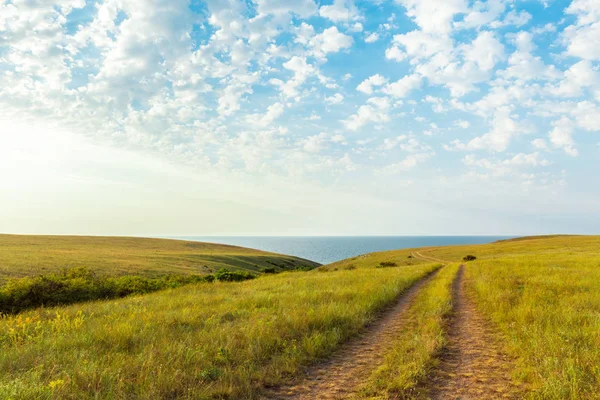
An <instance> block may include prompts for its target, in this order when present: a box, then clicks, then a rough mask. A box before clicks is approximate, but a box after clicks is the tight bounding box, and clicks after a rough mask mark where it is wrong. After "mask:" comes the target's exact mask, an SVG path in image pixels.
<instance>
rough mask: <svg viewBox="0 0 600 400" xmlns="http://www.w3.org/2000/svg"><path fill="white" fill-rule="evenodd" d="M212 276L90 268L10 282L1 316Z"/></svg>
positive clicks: (0, 290) (1, 290) (0, 298)
mask: <svg viewBox="0 0 600 400" xmlns="http://www.w3.org/2000/svg"><path fill="white" fill-rule="evenodd" d="M214 280H215V276H213V275H205V276H202V275H175V274H171V275H163V276H158V277H145V276H137V275H126V276H117V277H99V276H96V274H94V272H93V271H90V270H89V269H87V268H82V267H78V268H72V269H66V270H64V271H63V272H62V273H58V274H49V275H40V276H34V277H26V278H20V279H11V280H9V281H8V282H7V283H6V284H5V285H4V286H3V287H0V314H14V313H18V312H21V311H23V310H26V309H28V308H34V307H41V306H57V305H62V304H71V303H78V302H83V301H90V300H99V299H111V298H116V297H125V296H130V295H134V294H145V293H150V292H155V291H157V290H161V289H168V288H176V287H179V286H182V285H186V284H189V283H197V282H212V281H214Z"/></svg>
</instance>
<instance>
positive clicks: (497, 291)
mask: <svg viewBox="0 0 600 400" xmlns="http://www.w3.org/2000/svg"><path fill="white" fill-rule="evenodd" d="M184 243H185V242H184ZM177 245H178V246H180V245H181V244H179V243H178V244H177ZM23 251H25V250H23ZM48 251H49V250H48ZM96 251H103V250H101V248H99V249H96ZM123 251H126V250H125V249H123ZM146 251H147V250H146ZM240 251H242V252H243V250H240ZM80 252H82V253H86V252H85V251H83V250H82V249H80ZM90 252H91V250H90ZM134 253H135V252H134ZM88 254H89V253H88ZM104 254H106V253H104ZM467 255H472V256H473V258H474V259H473V260H472V261H464V260H463V258H464V257H465V256H467ZM89 257H90V259H93V258H94V257H95V256H94V257H92V256H89ZM142 258H143V257H142ZM435 260H442V261H443V263H444V264H447V265H446V266H443V267H442V266H441V263H440V262H434V261H435ZM459 265H464V267H463V271H464V273H463V275H462V276H463V278H462V279H463V282H464V284H463V285H462V286H461V287H463V288H464V295H465V296H466V298H468V299H470V301H471V302H472V304H474V306H475V307H474V308H475V309H476V310H477V311H478V313H479V314H481V316H482V317H483V319H485V321H487V324H489V327H490V328H491V330H493V332H494V335H495V337H496V338H497V340H498V343H497V344H498V346H499V347H500V348H501V350H502V351H503V352H504V353H506V354H507V355H508V356H509V357H510V359H511V360H514V366H512V363H511V373H510V379H511V380H512V382H510V384H511V385H512V384H513V383H514V384H515V385H517V386H515V387H519V388H523V390H524V391H523V394H522V396H521V397H523V398H530V399H591V398H599V395H598V393H600V237H598V236H552V237H531V238H522V239H519V240H509V241H501V242H495V243H491V244H487V245H474V246H447V247H430V248H420V249H405V250H396V251H389V252H380V253H372V254H367V255H363V256H359V257H354V258H352V259H348V260H343V261H340V262H337V263H334V264H330V265H326V266H321V267H319V268H316V269H314V270H310V271H295V272H282V273H278V274H263V275H262V276H260V277H259V278H258V279H253V280H249V281H244V282H218V281H217V282H214V283H202V282H200V283H193V284H190V285H186V286H183V287H179V288H175V289H167V290H163V291H160V292H157V293H152V294H148V295H143V296H133V297H129V298H125V299H119V300H108V301H92V302H87V303H81V304H75V305H70V306H67V307H56V308H38V309H35V310H31V311H25V312H22V313H20V314H18V315H5V316H3V317H2V318H1V319H0V398H7V399H34V398H35V399H53V398H65V399H80V398H82V399H86V398H89V399H92V398H100V399H104V398H111V399H131V398H133V399H136V398H139V399H141V398H144V399H168V398H183V399H186V398H188V399H192V398H193V399H258V398H261V396H262V395H263V394H264V393H265V391H268V388H270V387H277V386H279V385H286V384H288V383H289V382H291V381H292V380H294V378H295V377H297V376H299V375H302V373H303V371H304V370H305V367H307V366H309V365H314V364H315V363H320V362H321V361H323V360H327V359H328V358H329V357H331V356H332V354H334V353H335V351H336V349H338V348H339V347H340V346H343V345H344V343H345V342H347V341H348V340H349V339H350V338H352V337H354V336H355V335H357V334H358V333H360V332H365V329H368V328H366V327H368V325H369V322H370V321H372V320H373V319H374V318H377V317H378V315H379V313H380V312H381V310H385V309H386V307H388V306H389V305H390V304H393V303H394V302H395V300H396V299H397V298H398V296H399V295H400V294H401V293H404V292H405V291H406V290H407V289H408V288H409V287H411V286H412V285H413V284H414V283H415V282H417V281H419V280H420V279H423V278H424V277H425V276H426V275H428V274H430V273H432V272H433V271H437V272H436V274H435V275H434V276H433V277H432V278H431V279H430V280H429V281H427V283H426V284H425V285H424V286H422V287H421V288H420V290H419V291H418V292H417V294H416V297H415V298H414V301H411V303H410V305H409V306H408V309H407V313H408V314H407V315H408V318H407V319H406V323H405V329H402V330H401V331H399V332H398V335H397V336H396V337H395V338H394V339H393V343H391V347H390V349H391V350H389V352H388V354H386V355H385V357H382V359H381V360H380V363H379V364H377V365H373V368H372V371H371V373H370V374H366V375H365V376H364V379H363V381H362V384H361V388H360V392H359V397H363V398H381V399H386V398H415V399H419V398H426V393H427V391H423V390H421V389H422V386H423V384H424V383H427V381H428V379H429V378H430V376H431V374H432V370H433V369H434V368H435V367H436V365H438V363H439V358H440V356H441V354H443V352H444V350H445V347H446V345H447V338H448V334H449V331H448V330H449V329H450V328H449V326H450V325H449V321H450V320H451V319H452V318H453V312H454V311H453V310H454V309H453V307H454V304H453V294H454V292H453V290H456V289H455V288H454V286H453V285H452V284H453V282H454V280H455V279H456V276H457V275H456V274H457V270H458V268H459ZM162 268H164V269H165V270H166V269H168V268H167V267H162ZM280 270H281V269H278V271H280ZM104 271H108V269H104ZM461 293H463V292H462V289H461ZM474 373H475V375H476V374H477V371H475V372H474ZM521 397H519V398H521Z"/></svg>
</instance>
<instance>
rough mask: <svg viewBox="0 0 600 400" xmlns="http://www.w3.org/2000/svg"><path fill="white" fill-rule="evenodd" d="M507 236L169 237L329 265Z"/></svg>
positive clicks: (481, 241)
mask: <svg viewBox="0 0 600 400" xmlns="http://www.w3.org/2000/svg"><path fill="white" fill-rule="evenodd" d="M508 238H509V236H178V237H174V238H173V239H185V240H191V241H198V242H209V243H223V244H230V245H235V246H242V247H250V248H253V249H259V250H265V251H272V252H274V253H281V254H289V255H292V256H296V257H301V258H306V259H308V260H312V261H316V262H318V263H321V264H329V263H332V262H335V261H339V260H343V259H345V258H350V257H356V256H358V255H361V254H365V253H372V252H374V251H383V250H395V249H406V248H411V247H424V246H447V245H453V244H482V243H490V242H494V241H496V240H501V239H508Z"/></svg>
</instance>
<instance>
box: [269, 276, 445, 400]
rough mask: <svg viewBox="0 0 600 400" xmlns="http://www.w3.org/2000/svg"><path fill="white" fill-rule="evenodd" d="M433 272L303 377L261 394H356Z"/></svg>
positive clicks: (297, 398) (293, 399) (323, 397)
mask: <svg viewBox="0 0 600 400" xmlns="http://www.w3.org/2000/svg"><path fill="white" fill-rule="evenodd" d="M436 273H437V270H436V271H434V272H432V273H430V274H429V275H428V276H426V277H424V278H422V279H421V280H420V281H418V282H417V283H415V284H414V285H413V286H412V287H410V288H409V289H408V290H407V291H406V292H404V293H403V294H401V295H400V296H399V297H398V301H397V302H396V303H395V304H394V305H393V306H392V308H391V309H389V310H388V311H385V312H384V314H383V315H382V316H381V317H380V318H378V319H376V320H375V321H374V322H372V323H371V325H369V327H368V328H366V329H365V330H364V332H363V333H362V334H361V335H360V336H358V337H356V338H354V339H351V340H350V341H349V342H348V343H347V344H345V345H343V346H342V348H341V349H340V350H338V351H337V352H336V353H334V355H333V356H332V357H331V358H329V359H328V360H326V361H324V362H323V363H320V364H317V365H315V366H313V367H310V368H309V369H308V371H307V373H306V375H305V377H304V378H303V379H301V380H299V381H297V382H295V383H294V384H292V385H289V386H283V387H280V388H278V389H275V390H271V391H270V392H268V393H267V394H266V397H265V398H266V399H290V400H301V399H307V400H308V399H310V400H313V399H319V400H327V399H347V398H351V397H353V396H354V395H356V394H357V392H358V391H359V389H360V387H361V385H362V383H363V382H364V379H365V378H366V377H368V375H369V374H370V372H371V371H373V370H374V369H375V368H377V367H378V366H379V365H381V364H382V363H383V361H384V356H385V354H386V353H387V352H388V351H389V350H390V349H391V347H392V345H393V342H394V340H393V339H394V338H395V337H396V336H397V334H398V332H399V331H400V330H401V329H402V327H403V325H404V324H405V322H406V319H407V314H408V309H409V308H410V304H411V303H412V301H414V299H415V297H416V295H417V293H418V292H419V290H421V288H422V287H423V286H424V285H426V284H427V283H428V282H430V281H431V279H432V278H433V276H435V274H436Z"/></svg>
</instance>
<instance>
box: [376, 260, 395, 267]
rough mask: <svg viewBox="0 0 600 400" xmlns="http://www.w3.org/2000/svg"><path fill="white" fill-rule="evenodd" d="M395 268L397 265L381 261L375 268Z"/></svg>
mask: <svg viewBox="0 0 600 400" xmlns="http://www.w3.org/2000/svg"><path fill="white" fill-rule="evenodd" d="M397 266H398V264H396V263H395V262H393V261H382V262H380V263H379V265H378V266H377V268H389V267H397Z"/></svg>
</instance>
